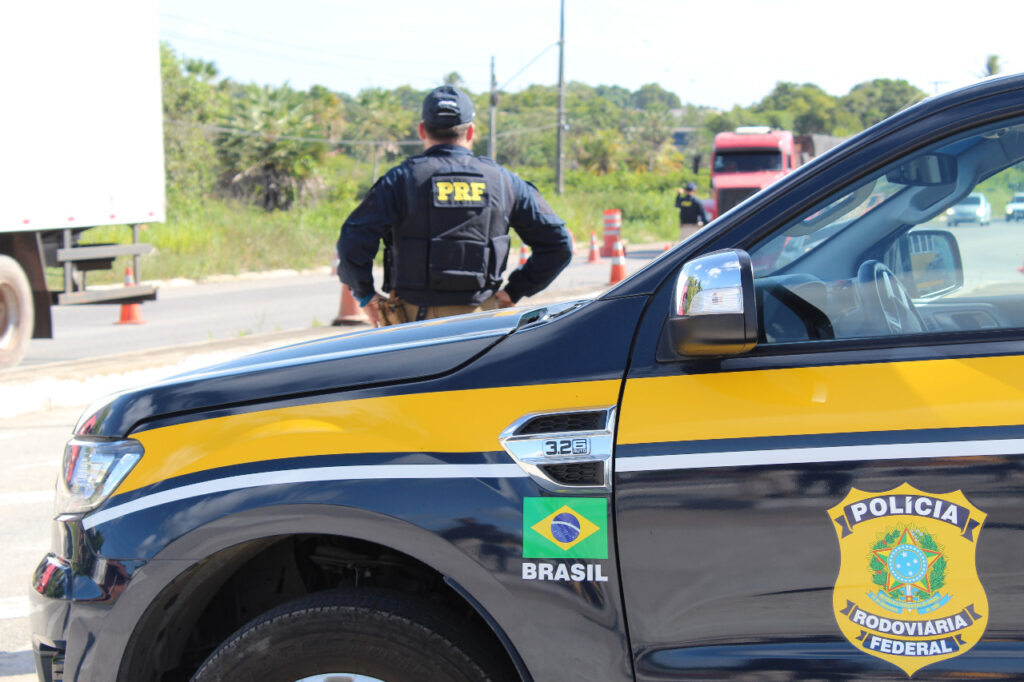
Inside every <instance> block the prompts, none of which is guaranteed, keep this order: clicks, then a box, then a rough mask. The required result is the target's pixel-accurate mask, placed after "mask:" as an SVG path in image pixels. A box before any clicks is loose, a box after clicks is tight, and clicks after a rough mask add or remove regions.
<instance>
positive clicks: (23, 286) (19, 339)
mask: <svg viewBox="0 0 1024 682" xmlns="http://www.w3.org/2000/svg"><path fill="white" fill-rule="evenodd" d="M34 324H35V311H34V309H33V308H32V288H31V287H30V286H29V284H28V278H27V277H26V276H25V271H24V270H22V269H21V266H20V265H18V261H16V260H14V259H13V258H11V257H10V256H0V367H13V366H14V365H16V364H18V363H19V362H20V361H21V358H22V356H23V355H25V349H26V348H28V342H29V339H31V338H32V326H33V325H34Z"/></svg>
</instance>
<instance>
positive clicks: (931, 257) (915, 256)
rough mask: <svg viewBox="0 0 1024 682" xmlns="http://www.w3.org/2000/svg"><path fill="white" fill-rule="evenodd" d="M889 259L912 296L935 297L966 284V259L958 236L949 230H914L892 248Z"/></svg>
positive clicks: (888, 261)
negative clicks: (961, 256)
mask: <svg viewBox="0 0 1024 682" xmlns="http://www.w3.org/2000/svg"><path fill="white" fill-rule="evenodd" d="M886 262H887V263H894V264H896V265H897V267H895V268H893V267H890V270H892V271H893V272H895V273H896V274H897V275H898V276H899V278H900V281H902V282H903V286H905V287H906V288H907V290H908V291H909V292H910V295H911V298H914V299H922V298H935V297H938V296H944V295H946V294H948V293H950V292H953V291H956V290H957V289H959V288H960V287H962V286H963V285H964V268H963V261H962V260H961V258H960V246H959V245H958V244H957V241H956V237H955V236H954V235H953V233H952V232H949V231H948V230H912V231H910V232H907V233H906V234H904V235H903V236H901V237H900V238H899V240H897V242H896V243H895V244H894V245H893V246H891V247H890V249H889V252H888V253H887V254H886Z"/></svg>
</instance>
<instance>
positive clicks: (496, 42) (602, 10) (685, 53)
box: [159, 0, 1024, 109]
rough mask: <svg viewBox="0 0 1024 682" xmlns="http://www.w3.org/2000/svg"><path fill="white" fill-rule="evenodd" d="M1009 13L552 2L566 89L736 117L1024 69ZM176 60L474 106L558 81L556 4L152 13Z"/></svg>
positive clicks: (327, 2)
mask: <svg viewBox="0 0 1024 682" xmlns="http://www.w3.org/2000/svg"><path fill="white" fill-rule="evenodd" d="M1020 7H1021V5H1020V3H1019V0H1018V1H1017V2H1011V1H1007V0H990V1H989V2H984V3H980V4H978V5H974V4H972V3H967V2H963V1H962V0H960V1H958V2H950V1H949V0H934V1H931V2H922V1H920V0H888V1H886V2H880V1H878V0H857V1H844V2H837V1H835V0H818V1H817V2H805V1H803V0H778V1H772V0H761V1H757V0H717V1H716V0H710V1H708V0H703V1H701V2H695V1H694V2H691V1H690V0H627V1H625V2H623V1H622V0H619V1H616V2H612V1H610V0H565V78H566V80H567V81H580V82H583V83H586V84H588V85H620V86H622V87H625V88H628V89H629V90H636V89H637V88H639V87H640V86H641V85H643V84H645V83H657V84H659V85H660V86H662V87H663V88H665V89H666V90H669V91H672V92H675V93H676V94H677V95H679V97H680V99H681V100H682V101H683V102H689V103H692V104H697V105H704V106H711V107H715V108H720V109H729V108H731V107H732V106H733V105H736V104H738V105H740V106H748V105H750V104H753V103H755V102H757V101H759V100H760V99H761V98H763V97H764V96H765V95H767V94H768V93H769V92H770V91H771V90H772V88H773V87H774V85H775V83H776V82H778V81H792V82H797V83H815V84H817V85H819V86H820V87H822V88H824V89H825V90H826V91H827V92H829V93H830V94H833V95H844V94H846V93H847V92H849V91H850V89H851V88H852V87H853V86H855V85H857V84H858V83H862V82H864V81H870V80H873V79H875V78H892V79H904V80H907V81H909V82H910V83H911V84H913V85H916V86H917V87H918V88H920V89H921V90H923V91H925V92H926V93H928V94H933V93H936V92H944V91H947V90H950V89H952V88H955V87H958V86H961V85H966V84H968V83H971V82H974V81H976V80H978V78H980V77H981V74H982V72H983V71H984V68H985V61H986V58H987V57H988V55H992V54H994V55H998V56H999V61H1000V65H1001V66H1002V72H1003V73H1015V72H1020V71H1024V38H1022V35H1024V34H1022V32H1021V28H1020V23H1021V18H1022V12H1021V11H1020ZM159 11H160V36H161V38H162V39H163V40H165V41H167V42H168V43H169V44H170V45H171V46H172V47H173V48H174V49H175V51H176V52H177V53H178V54H179V55H183V56H186V57H197V58H201V59H204V60H207V61H213V62H215V63H216V65H217V67H218V69H219V70H220V74H221V76H226V77H230V78H231V79H232V80H236V81H240V82H243V83H248V82H255V83H259V84H270V85H281V84H283V83H285V82H288V83H289V84H290V85H291V86H292V87H295V88H299V89H307V88H309V87H310V86H312V85H323V86H326V87H328V88H330V89H332V90H335V91H339V92H345V93H348V94H352V95H354V94H356V93H358V92H359V90H361V89H363V88H367V87H383V88H393V87H397V86H399V85H410V86H412V87H414V88H416V89H426V88H429V87H433V86H436V85H439V84H441V83H442V82H443V78H444V76H445V74H448V73H451V72H453V71H455V72H458V73H459V75H460V76H461V77H462V78H463V81H464V83H465V85H466V87H467V88H468V89H469V90H471V91H473V92H482V91H486V90H488V89H489V87H490V62H491V58H492V57H494V59H495V71H496V75H497V82H498V85H499V86H500V87H502V88H503V89H504V90H507V91H511V92H515V91H518V90H521V89H523V88H525V87H527V86H529V85H532V84H543V85H553V84H556V83H557V82H558V48H557V42H558V37H559V0H503V1H497V0H475V2H467V3H461V4H458V5H451V6H445V7H442V6H440V5H438V6H431V5H429V4H428V3H424V2H412V1H411V0H376V1H373V0H290V2H281V1H280V0H273V1H271V0H245V1H244V2H243V1H242V0H160V5H159Z"/></svg>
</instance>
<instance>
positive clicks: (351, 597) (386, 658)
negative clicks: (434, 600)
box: [192, 589, 508, 682]
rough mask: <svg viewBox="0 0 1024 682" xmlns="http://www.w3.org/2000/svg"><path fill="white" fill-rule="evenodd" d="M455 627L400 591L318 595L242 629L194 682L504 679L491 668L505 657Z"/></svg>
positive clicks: (451, 620) (475, 681)
mask: <svg viewBox="0 0 1024 682" xmlns="http://www.w3.org/2000/svg"><path fill="white" fill-rule="evenodd" d="M459 620H460V619H459V618H458V617H457V616H455V615H453V614H450V613H449V612H447V611H445V610H444V609H439V608H438V607H436V606H434V605H432V604H431V603H429V602H426V601H421V600H417V599H415V598H412V597H408V596H407V595H404V594H402V593H399V592H390V591H386V590H366V589H361V590H358V591H357V590H339V591H332V592H320V593H317V594H312V595H309V596H307V597H302V598H300V599H297V600H295V601H293V602H290V603H288V604H284V605H283V606H280V607H278V608H276V609H273V610H271V611H268V612H267V613H265V614H263V615H262V616H260V617H259V618H257V619H256V620H254V621H252V622H251V623H248V624H246V625H245V626H243V627H242V628H241V629H239V630H238V631H236V632H235V633H234V634H233V635H231V637H229V638H228V639H227V640H226V641H225V642H224V643H223V644H222V645H221V646H220V647H219V648H217V650H216V651H214V652H213V653H212V654H210V657H209V658H207V659H206V661H204V662H203V665H202V666H201V667H200V668H199V670H198V671H197V672H196V674H195V676H194V677H193V678H192V682H250V681H251V680H260V682H298V681H299V680H305V679H306V678H313V679H315V680H334V679H341V680H344V679H350V678H351V679H356V680H361V681H362V680H366V679H367V678H369V679H370V680H380V681H381V682H425V681H426V680H430V681H431V682H485V681H488V680H493V681H495V682H497V681H498V680H501V681H502V682H504V681H505V680H507V679H508V677H507V676H506V674H505V673H503V672H502V671H504V670H505V666H503V665H501V664H500V662H499V663H497V664H496V663H495V660H496V659H499V658H500V657H503V656H504V652H503V651H501V652H497V651H494V650H493V649H494V647H493V646H492V645H491V643H490V642H489V640H488V639H487V638H485V637H482V636H479V635H478V634H477V633H475V632H473V631H472V629H471V628H469V627H466V626H464V625H462V624H460V622H459ZM492 668H493V670H492ZM359 676H362V677H359Z"/></svg>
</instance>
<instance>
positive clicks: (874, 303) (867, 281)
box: [857, 260, 925, 334]
mask: <svg viewBox="0 0 1024 682" xmlns="http://www.w3.org/2000/svg"><path fill="white" fill-rule="evenodd" d="M857 281H858V282H859V283H860V285H861V286H860V290H861V292H863V294H865V295H862V296H861V302H862V303H864V318H865V320H866V321H867V322H868V324H870V325H871V326H872V327H874V328H876V329H887V330H888V331H889V333H890V334H914V333H917V332H923V331H925V326H924V320H923V319H922V318H921V314H920V313H919V312H917V308H915V307H914V303H913V301H911V300H910V294H909V293H908V292H907V289H906V287H904V286H903V282H901V281H900V278H899V277H897V276H896V274H895V273H893V271H892V270H890V269H889V268H888V267H886V265H885V263H883V262H882V261H878V260H867V261H864V262H863V263H861V265H860V267H859V268H858V269H857ZM865 299H867V300H865Z"/></svg>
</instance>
